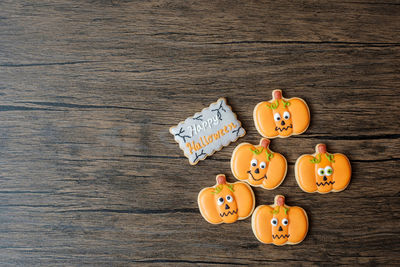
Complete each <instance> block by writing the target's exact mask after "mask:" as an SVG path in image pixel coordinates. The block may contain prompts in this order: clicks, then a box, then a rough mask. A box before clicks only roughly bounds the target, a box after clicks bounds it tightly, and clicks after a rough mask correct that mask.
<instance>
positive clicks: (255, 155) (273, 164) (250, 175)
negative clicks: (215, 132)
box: [231, 138, 287, 190]
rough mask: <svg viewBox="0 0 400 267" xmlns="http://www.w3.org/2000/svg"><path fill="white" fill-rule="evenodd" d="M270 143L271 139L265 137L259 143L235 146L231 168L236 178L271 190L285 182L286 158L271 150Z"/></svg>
mask: <svg viewBox="0 0 400 267" xmlns="http://www.w3.org/2000/svg"><path fill="white" fill-rule="evenodd" d="M269 144H270V140H268V139H267V138H263V139H261V141H260V144H259V145H252V144H250V143H242V144H240V145H238V146H237V147H236V148H235V150H234V151H233V153H232V157H231V169H232V173H233V175H234V176H235V177H236V179H238V180H244V181H246V182H248V183H249V184H250V185H252V186H260V187H262V188H264V189H269V190H271V189H274V188H276V187H278V186H279V185H280V184H281V183H282V182H283V180H284V178H285V176H286V171H287V162H286V159H285V157H283V156H282V155H281V154H279V153H276V152H273V151H271V150H270V149H269Z"/></svg>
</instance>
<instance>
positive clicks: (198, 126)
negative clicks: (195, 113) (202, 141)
mask: <svg viewBox="0 0 400 267" xmlns="http://www.w3.org/2000/svg"><path fill="white" fill-rule="evenodd" d="M196 128H197V132H198V133H200V132H201V130H203V128H202V127H201V125H200V124H197V125H196Z"/></svg>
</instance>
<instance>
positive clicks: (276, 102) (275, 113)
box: [253, 90, 310, 138]
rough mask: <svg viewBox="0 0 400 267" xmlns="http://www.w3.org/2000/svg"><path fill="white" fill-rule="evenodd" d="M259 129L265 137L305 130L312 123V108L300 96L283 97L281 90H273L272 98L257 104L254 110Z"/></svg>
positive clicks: (298, 132)
mask: <svg viewBox="0 0 400 267" xmlns="http://www.w3.org/2000/svg"><path fill="white" fill-rule="evenodd" d="M253 118H254V123H255V125H256V128H257V131H258V132H259V133H260V134H261V135H262V136H264V137H267V138H275V137H281V138H285V137H289V136H291V135H298V134H302V133H303V132H305V131H306V130H307V128H308V126H309V125H310V110H309V109H308V106H307V104H306V102H305V101H304V100H303V99H301V98H298V97H293V98H289V99H286V98H283V97H282V91H281V90H274V91H272V100H270V101H264V102H260V103H258V104H257V106H256V107H255V108H254V112H253Z"/></svg>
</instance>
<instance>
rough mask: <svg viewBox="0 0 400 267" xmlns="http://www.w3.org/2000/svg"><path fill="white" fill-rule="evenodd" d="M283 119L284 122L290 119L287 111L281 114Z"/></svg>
mask: <svg viewBox="0 0 400 267" xmlns="http://www.w3.org/2000/svg"><path fill="white" fill-rule="evenodd" d="M283 118H285V120H288V119H289V118H290V113H289V112H287V111H285V112H283Z"/></svg>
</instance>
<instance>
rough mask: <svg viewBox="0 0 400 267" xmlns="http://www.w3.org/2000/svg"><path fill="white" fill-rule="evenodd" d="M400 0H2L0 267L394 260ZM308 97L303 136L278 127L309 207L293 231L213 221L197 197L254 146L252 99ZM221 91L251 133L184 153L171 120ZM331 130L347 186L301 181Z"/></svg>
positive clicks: (296, 194)
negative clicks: (206, 151)
mask: <svg viewBox="0 0 400 267" xmlns="http://www.w3.org/2000/svg"><path fill="white" fill-rule="evenodd" d="M399 14H400V2H399V1H385V2H382V1H373V0H372V1H370V0H366V1H318V2H316V1H271V2H268V1H177V2H175V1H118V0H113V1H100V0H99V1H72V0H56V1H22V0H21V1H15V0H13V1H11V0H6V1H1V2H0V40H1V41H0V115H1V116H0V127H1V131H0V137H1V138H0V148H1V156H0V163H1V169H0V232H1V238H0V263H1V265H3V266H14V265H20V266H57V265H86V264H88V265H96V266H111V265H115V266H126V265H135V264H138V265H149V266H154V265H161V266H164V265H172V266H176V265H182V266H186V265H190V264H197V265H225V264H235V265H284V266H287V265H337V264H345V265H370V266H376V265H382V266H388V265H399V264H400V259H399V254H400V242H399V238H398V237H399V234H400V230H399V229H400V223H399V219H400V216H399V215H400V198H399V197H400V194H399V188H400V183H399V182H400V179H399V170H400V168H399V160H400V143H399V140H400V125H399V116H400V107H399V103H400V90H399V87H400V81H399V73H400V37H399V36H400V27H399V26H400V16H399ZM276 88H281V89H283V90H284V96H286V97H294V96H298V97H302V98H304V99H305V100H306V101H307V102H308V103H309V106H310V110H311V113H312V122H311V125H310V128H309V129H308V130H307V132H305V133H304V134H302V135H300V136H296V137H292V138H288V139H284V140H273V141H272V143H271V149H272V150H273V151H277V152H280V153H282V154H283V155H284V156H285V157H286V158H287V159H288V163H289V168H288V173H287V176H286V179H285V181H284V182H283V184H282V185H281V186H280V187H278V188H277V189H276V190H273V191H266V190H263V189H260V188H255V189H254V191H255V194H256V200H257V205H259V204H271V203H272V202H273V197H274V195H276V194H283V195H285V196H286V198H287V203H288V205H298V206H301V207H303V208H304V209H305V210H306V211H307V213H308V215H309V218H310V229H309V234H308V236H307V237H306V239H305V240H304V241H303V242H302V243H301V244H299V245H296V246H286V247H275V246H271V245H264V244H261V243H260V242H258V241H257V239H256V238H255V237H254V236H253V234H252V232H251V222H250V220H249V219H248V220H244V221H240V222H237V223H235V224H232V225H211V224H208V223H207V222H206V221H205V220H204V219H203V218H202V217H201V215H200V212H199V211H198V208H197V202H196V201H197V194H198V192H199V191H200V190H201V189H202V188H204V187H207V186H211V185H213V184H214V182H215V180H214V179H215V175H216V174H217V173H226V174H227V179H228V181H231V182H232V181H234V179H233V177H232V175H231V172H230V165H229V160H230V155H231V153H232V151H233V149H234V148H235V146H236V145H237V144H239V143H240V142H245V141H246V142H251V143H258V142H259V139H260V136H259V135H258V133H257V131H256V129H255V127H254V124H253V121H252V110H253V108H254V106H255V105H256V104H257V103H258V102H260V101H262V100H268V99H270V98H271V91H272V90H273V89H276ZM219 97H226V98H227V100H228V103H229V104H230V105H231V106H232V107H233V109H234V111H236V113H237V115H238V118H239V120H241V122H242V123H243V125H244V127H245V129H246V130H247V135H246V136H245V137H243V138H241V139H239V140H238V141H237V142H236V143H233V144H231V145H230V146H228V147H226V148H224V149H223V150H221V151H220V152H217V153H216V154H214V155H213V156H211V157H209V158H207V159H206V160H205V161H202V162H200V163H199V164H198V165H196V166H190V165H189V164H188V161H187V159H186V158H185V157H184V156H183V153H182V151H181V150H179V148H178V145H177V144H176V143H175V142H174V140H173V138H172V136H171V135H170V134H169V132H168V128H169V127H170V126H173V125H175V124H176V123H178V122H179V121H181V120H184V119H185V118H186V117H188V116H191V115H193V114H194V113H195V112H197V111H200V110H201V109H202V108H203V107H206V106H208V105H209V104H210V103H212V102H214V101H215V100H216V99H218V98H219ZM319 142H325V143H326V144H327V145H328V151H330V152H342V153H345V154H346V155H348V157H349V158H350V160H351V163H352V167H353V178H352V181H351V183H350V185H349V187H348V188H347V189H346V190H345V191H343V192H340V193H335V194H333V193H332V194H328V195H324V196H321V195H318V194H306V193H304V192H302V191H301V189H300V188H299V187H298V186H297V184H296V181H295V178H294V171H293V167H294V162H295V160H296V158H297V157H298V156H299V155H301V154H304V153H313V152H314V146H315V144H317V143H319Z"/></svg>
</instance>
